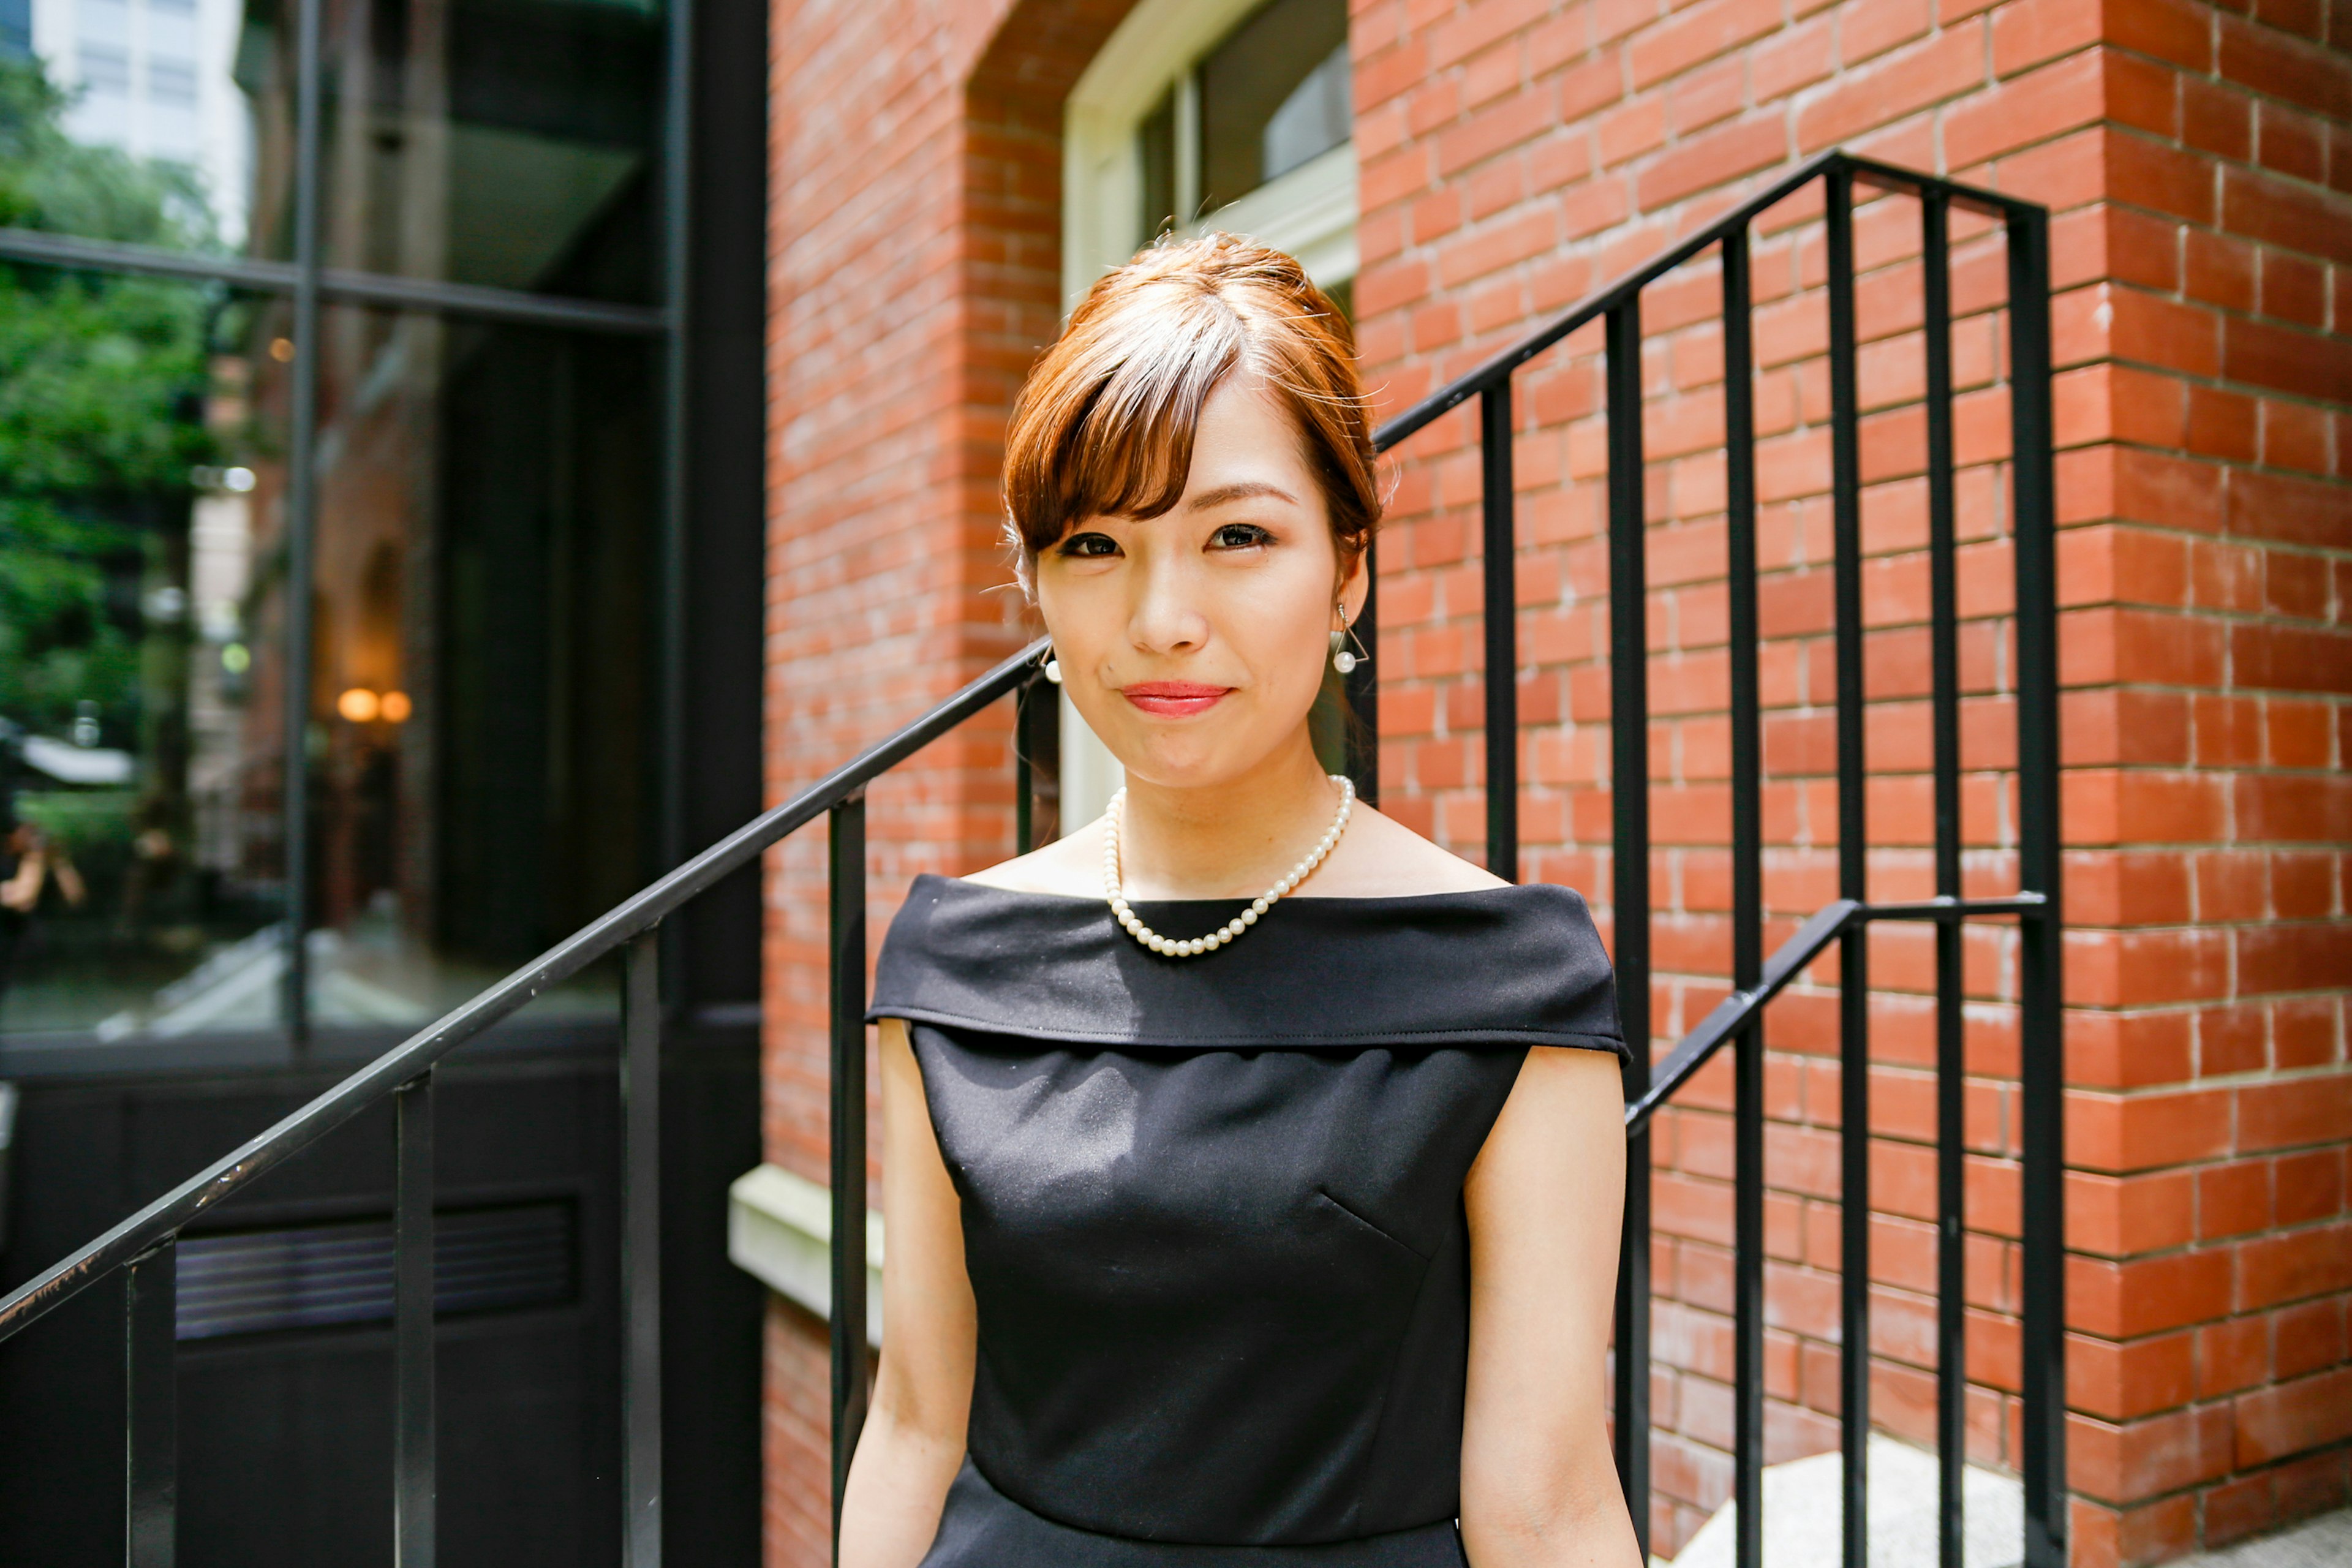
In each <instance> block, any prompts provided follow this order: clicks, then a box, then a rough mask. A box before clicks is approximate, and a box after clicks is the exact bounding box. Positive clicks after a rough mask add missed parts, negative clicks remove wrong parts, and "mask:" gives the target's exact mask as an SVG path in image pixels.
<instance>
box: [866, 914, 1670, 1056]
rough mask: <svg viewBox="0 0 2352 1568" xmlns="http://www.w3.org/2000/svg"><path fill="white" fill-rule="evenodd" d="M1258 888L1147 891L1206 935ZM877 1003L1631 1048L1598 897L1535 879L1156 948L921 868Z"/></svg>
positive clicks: (959, 1015) (1060, 1027)
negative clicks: (1598, 925)
mask: <svg viewBox="0 0 2352 1568" xmlns="http://www.w3.org/2000/svg"><path fill="white" fill-rule="evenodd" d="M1247 904H1248V900H1245V899H1234V900H1213V899H1188V900H1151V901H1140V902H1138V903H1137V904H1136V905H1135V911H1136V913H1137V914H1138V915H1139V917H1141V919H1142V920H1143V921H1145V923H1147V924H1149V925H1150V926H1151V927H1152V928H1153V929H1154V930H1156V931H1160V932H1161V933H1162V934H1164V935H1167V936H1171V937H1177V938H1183V937H1190V936H1197V935H1202V934H1204V933H1206V932H1208V931H1213V930H1215V929H1216V928H1217V927H1218V926H1220V925H1223V923H1224V922H1225V921H1228V920H1231V919H1232V918H1233V917H1234V915H1235V914H1236V913H1238V912H1239V911H1240V910H1242V909H1244V908H1245V907H1247ZM866 1017H867V1019H868V1020H869V1021H870V1020H874V1019H877V1018H904V1019H907V1020H908V1021H910V1022H915V1023H924V1024H932V1025H937V1026H944V1027H949V1028H958V1029H969V1030H976V1031H980V1032H982V1033H988V1034H997V1035H1013V1036H1021V1037H1029V1038H1034V1039H1043V1040H1055V1041H1066V1042H1069V1043H1072V1044H1087V1045H1112V1046H1134V1047H1168V1048H1199V1047H1245V1048H1246V1047H1255V1048H1274V1049H1279V1048H1284V1047H1289V1048H1298V1049H1314V1048H1318V1047H1330V1048H1342V1047H1365V1046H1379V1045H1400V1046H1402V1045H1414V1046H1482V1045H1483V1046H1496V1047H1516V1046H1580V1047H1588V1048H1594V1049H1601V1050H1610V1051H1615V1052H1617V1053H1619V1054H1620V1055H1621V1056H1622V1055H1623V1054H1624V1052H1625V1046H1624V1038H1623V1032H1622V1028H1621V1026H1620V1025H1619V1023H1618V1018H1617V993H1616V986H1615V982H1614V978H1613V976H1612V972H1611V970H1610V965H1609V957H1608V954H1607V952H1605V951H1604V950H1603V949H1602V947H1601V937H1600V933H1599V932H1598V931H1595V930H1594V929H1593V924H1592V915H1591V910H1588V909H1587V908H1586V907H1585V902H1584V900H1583V899H1582V898H1581V897H1580V895H1579V894H1577V893H1576V892H1575V891H1574V890H1573V889H1568V888H1562V887H1556V886H1552V885H1549V884H1542V883H1535V884H1528V885H1523V886H1517V887H1507V888H1488V889H1476V890H1473V891H1467V892H1452V893H1424V894H1419V895H1414V896H1412V897H1403V898H1376V899H1318V898H1300V897H1292V898H1288V899H1285V900H1282V901H1281V902H1280V903H1278V904H1276V905H1275V906H1274V907H1273V908H1272V909H1271V910H1268V911H1267V912H1266V914H1265V917H1264V918H1262V919H1261V920H1260V921H1258V922H1257V923H1256V924H1255V925H1254V926H1252V927H1251V928H1250V929H1249V931H1247V932H1246V933H1245V934H1244V936H1243V937H1242V938H1241V939H1240V940H1238V941H1236V942H1233V943H1232V944H1231V945H1229V946H1227V947H1224V948H1221V949H1219V950H1218V951H1217V952H1213V953H1208V954H1205V955H1203V956H1202V957H1199V958H1187V959H1172V958H1162V957H1160V956H1159V955H1158V954H1156V953H1153V952H1148V951H1146V950H1145V949H1144V948H1142V947H1141V946H1139V945H1138V944H1137V942H1135V941H1134V939H1133V938H1131V937H1129V936H1128V935H1127V933H1126V932H1124V931H1121V930H1119V928H1118V926H1117V925H1116V924H1114V923H1113V921H1112V920H1111V916H1110V911H1109V909H1108V906H1107V905H1105V904H1104V903H1103V902H1102V901H1101V900H1095V899H1079V898H1069V897H1066V896H1063V895H1060V894H1052V893H1029V892H1015V891H1011V890H1008V889H1002V888H991V887H986V886H983V885H982V884H981V883H977V882H968V881H963V880H961V879H955V878H948V877H936V876H929V875H925V876H921V877H918V878H916V879H915V883H914V886H913V888H912V889H910V890H909V891H908V895H907V901H906V903H905V904H904V905H903V906H902V907H901V908H900V910H899V911H898V918H897V919H896V920H894V921H892V922H891V924H890V932H889V935H888V937H887V939H886V940H885V941H884V942H883V944H882V956H881V960H880V963H879V965H878V967H877V972H876V974H875V984H874V1003H873V1005H872V1006H871V1007H870V1008H869V1009H868V1010H867V1012H866Z"/></svg>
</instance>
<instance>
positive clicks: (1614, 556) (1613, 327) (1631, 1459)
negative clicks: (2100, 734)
mask: <svg viewBox="0 0 2352 1568" xmlns="http://www.w3.org/2000/svg"><path fill="white" fill-rule="evenodd" d="M1641 312H1642V307H1641V296H1640V295H1639V294H1636V295H1634V296H1633V297H1632V298H1630V299H1628V300H1626V301H1625V302H1624V303H1623V304H1622V305H1619V306H1617V307H1616V308H1615V309H1613V310H1611V311H1610V312H1609V315H1608V318H1607V321H1606V323H1605V327H1604V331H1605V335H1606V355H1607V377H1608V411H1609V413H1608V418H1609V734H1610V742H1609V744H1610V799H1611V803H1612V804H1611V810H1612V816H1614V818H1615V821H1614V824H1613V827H1614V833H1613V835H1612V837H1613V847H1612V868H1611V869H1612V886H1611V892H1610V899H1611V903H1612V911H1611V921H1612V925H1613V928H1614V936H1613V938H1612V942H1613V945H1614V947H1615V949H1616V952H1615V954H1614V956H1615V958H1616V963H1617V1014H1618V1017H1619V1020H1620V1021H1621V1023H1622V1026H1623V1027H1624V1031H1625V1043H1626V1044H1627V1045H1628V1046H1629V1047H1632V1052H1633V1056H1632V1060H1630V1061H1629V1062H1628V1063H1627V1064H1626V1067H1625V1075H1624V1076H1625V1099H1626V1100H1627V1101H1628V1102H1631V1101H1633V1100H1639V1099H1640V1098H1641V1097H1642V1095H1643V1092H1644V1091H1646V1090H1647V1089H1648V1088H1649V1086H1650V787H1649V786H1650V733H1649V714H1650V699H1649V646H1648V636H1647V631H1646V613H1647V603H1646V595H1647V592H1648V587H1647V580H1646V579H1647V574H1646V571H1645V568H1644V565H1643V555H1644V552H1643V495H1642V479H1643V475H1642V461H1643V458H1642V313H1641ZM1616 1333H1617V1350H1616V1356H1615V1363H1614V1372H1613V1375H1614V1378H1615V1384H1616V1387H1615V1394H1616V1402H1617V1411H1616V1424H1617V1475H1618V1479H1620V1480H1621V1481H1622V1483H1623V1485H1624V1489H1625V1505H1626V1507H1627V1508H1628V1509H1630V1510H1632V1512H1633V1533H1634V1536H1635V1537H1636V1539H1637V1540H1638V1541H1639V1542H1640V1543H1641V1550H1642V1554H1643V1559H1644V1560H1645V1561H1646V1560H1647V1558H1648V1556H1649V1551H1650V1135H1649V1132H1648V1131H1647V1130H1646V1129H1644V1130H1643V1131H1642V1132H1640V1133H1638V1134H1636V1135H1634V1136H1633V1137H1632V1138H1629V1139H1628V1140H1626V1144H1625V1224H1624V1232H1623V1240H1622V1247H1621V1250H1620V1252H1619V1256H1618V1264H1617V1329H1616Z"/></svg>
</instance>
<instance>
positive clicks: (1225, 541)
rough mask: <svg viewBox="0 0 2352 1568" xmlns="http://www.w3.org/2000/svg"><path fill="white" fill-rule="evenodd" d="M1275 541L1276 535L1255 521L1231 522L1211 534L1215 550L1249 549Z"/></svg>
mask: <svg viewBox="0 0 2352 1568" xmlns="http://www.w3.org/2000/svg"><path fill="white" fill-rule="evenodd" d="M1273 542H1274V535H1273V534H1272V533H1270V532H1268V531H1266V530H1265V529H1263V528H1260V527H1259V526H1258V525H1257V524H1256V523H1254V522H1229V523H1226V524H1225V525H1224V526H1223V527H1222V528H1220V529H1218V530H1217V531H1216V532H1214V533H1213V534H1211V535H1209V544H1210V547H1211V548H1212V549H1215V550H1248V549H1251V548H1253V547H1255V546H1256V545H1260V544H1271V543H1273Z"/></svg>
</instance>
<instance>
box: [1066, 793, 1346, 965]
mask: <svg viewBox="0 0 2352 1568" xmlns="http://www.w3.org/2000/svg"><path fill="white" fill-rule="evenodd" d="M1330 777H1331V782H1332V783H1333V784H1338V785H1339V815H1338V816H1335V817H1333V818H1332V819H1331V827H1330V830H1329V831H1328V832H1327V833H1325V834H1324V835H1323V840H1322V842H1321V843H1319V844H1318V845H1316V846H1315V849H1314V852H1313V853H1312V854H1310V855H1308V856H1307V858H1305V859H1303V860H1301V861H1299V863H1298V864H1297V865H1296V866H1293V867H1292V868H1290V872H1289V874H1288V875H1287V876H1286V877H1284V878H1283V879H1282V880H1280V881H1279V882H1276V884H1275V885H1274V886H1273V887H1271V888H1268V889H1266V890H1265V892H1263V893H1261V894H1259V895H1258V896H1257V897H1256V898H1255V899H1252V900H1250V906H1249V908H1247V909H1245V910H1243V911H1242V912H1241V913H1240V914H1237V915H1235V916H1234V918H1233V919H1232V920H1229V921H1226V922H1225V923H1224V924H1223V925H1221V926H1219V927H1218V928H1217V929H1216V930H1214V931H1211V932H1210V933H1209V934H1208V935H1206V936H1196V937H1192V938H1191V939H1189V940H1187V941H1183V942H1178V941H1176V940H1174V939H1173V938H1171V937H1164V936H1161V935H1160V933H1159V932H1158V931H1153V930H1152V929H1151V928H1150V926H1148V925H1145V924H1144V923H1143V922H1142V921H1139V920H1138V919H1136V918H1135V910H1132V909H1130V908H1129V906H1128V902H1127V899H1126V897H1125V895H1123V894H1122V893H1120V891H1119V882H1120V877H1119V869H1118V830H1119V824H1120V823H1121V822H1123V821H1125V820H1126V817H1127V791H1126V790H1125V789H1121V790H1120V791H1119V792H1118V794H1117V795H1113V796H1111V800H1110V810H1108V812H1106V813H1104V814H1103V897H1104V898H1105V899H1106V900H1108V901H1109V903H1110V912H1111V918H1112V919H1113V920H1116V921H1118V923H1119V925H1120V926H1121V927H1123V928H1124V929H1125V930H1126V931H1127V934H1128V935H1129V936H1131V937H1133V938H1134V939H1135V940H1136V941H1138V942H1141V943H1142V944H1143V945H1144V946H1146V947H1148V948H1150V950H1151V951H1152V952H1156V953H1159V954H1160V956H1161V957H1163V958H1198V957H1199V956H1200V955H1201V954H1202V953H1204V952H1216V950H1217V949H1219V948H1221V947H1223V946H1224V945H1225V943H1227V942H1231V941H1233V940H1234V938H1235V937H1237V936H1239V935H1241V934H1242V932H1244V931H1247V930H1248V929H1249V928H1250V927H1252V926H1254V925H1255V924H1257V918H1258V916H1260V915H1262V914H1264V913H1265V911H1266V910H1269V909H1271V908H1273V907H1274V904H1275V900H1277V899H1280V898H1281V897H1282V896H1283V895H1284V894H1285V893H1287V892H1288V891H1290V890H1291V889H1293V888H1296V887H1297V886H1298V884H1299V883H1301V882H1303V881H1305V880H1307V878H1309V877H1311V876H1313V875H1314V874H1315V868H1316V867H1318V866H1320V865H1321V864H1323V859H1324V857H1326V856H1328V855H1329V854H1330V853H1331V848H1332V846H1334V845H1336V844H1338V843H1339V835H1340V834H1342V833H1344V832H1346V831H1347V827H1348V814H1349V812H1351V811H1353V810H1354V809H1355V808H1356V786H1355V784H1354V783H1353V781H1351V780H1349V779H1347V778H1345V777H1343V776H1341V775H1340V774H1339V773H1333V774H1331V775H1330Z"/></svg>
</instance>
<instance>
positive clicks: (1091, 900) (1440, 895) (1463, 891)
mask: <svg viewBox="0 0 2352 1568" xmlns="http://www.w3.org/2000/svg"><path fill="white" fill-rule="evenodd" d="M915 880H916V881H917V882H940V883H944V884H946V885H947V886H949V887H951V888H961V889H968V890H970V891H971V892H975V893H996V894H1001V895H1003V897H1005V898H1009V899H1050V900H1054V901H1055V902H1056V903H1064V904H1097V905H1098V904H1100V903H1101V902H1102V901H1103V898H1102V895H1101V894H1099V893H1047V892H1040V891H1039V890H1038V889H1034V888H1000V887H998V886H997V885H996V884H995V883H993V882H975V881H973V880H972V879H971V878H969V877H949V876H944V875H941V874H940V873H939V872H936V871H924V872H920V873H919V874H918V875H917V876H916V878H915ZM1538 891H1540V892H1548V893H1572V892H1575V891H1576V889H1573V888H1570V887H1569V886H1568V885H1567V884H1566V883H1564V882H1506V883H1504V884H1503V885H1502V886H1501V887H1499V888H1442V889H1438V890H1437V891H1435V892H1430V893H1360V894H1348V893H1291V894H1289V895H1287V896H1286V897H1285V898H1284V899H1283V900H1282V901H1283V902H1284V903H1285V904H1291V905H1297V904H1360V905H1365V906H1375V905H1380V904H1421V903H1434V902H1437V901H1439V900H1445V899H1491V898H1495V897H1496V896H1498V895H1504V894H1511V893H1528V892H1538ZM1253 896H1254V895H1252V894H1249V893H1228V894H1226V895H1225V896H1224V897H1223V898H1216V899H1130V900H1128V901H1129V903H1132V904H1134V905H1136V906H1138V907H1141V906H1143V905H1145V904H1150V905H1151V906H1153V907H1154V908H1157V909H1177V910H1181V909H1187V908H1202V907H1205V906H1208V905H1212V904H1245V903H1248V902H1249V901H1250V900H1251V898H1252V897H1253Z"/></svg>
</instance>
